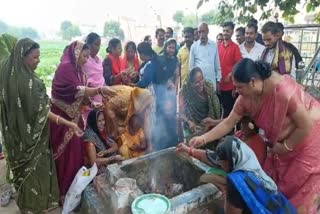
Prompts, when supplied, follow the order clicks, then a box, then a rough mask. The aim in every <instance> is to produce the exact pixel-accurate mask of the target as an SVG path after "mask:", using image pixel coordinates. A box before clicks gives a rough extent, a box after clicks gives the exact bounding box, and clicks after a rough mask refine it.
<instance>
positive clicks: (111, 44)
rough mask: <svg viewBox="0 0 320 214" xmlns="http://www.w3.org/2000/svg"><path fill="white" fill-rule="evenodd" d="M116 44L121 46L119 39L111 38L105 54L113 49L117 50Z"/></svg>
mask: <svg viewBox="0 0 320 214" xmlns="http://www.w3.org/2000/svg"><path fill="white" fill-rule="evenodd" d="M118 44H121V41H120V39H117V38H113V39H111V40H110V41H109V43H108V47H107V49H106V51H107V53H109V54H110V53H111V51H112V50H113V49H115V48H117V46H118Z"/></svg>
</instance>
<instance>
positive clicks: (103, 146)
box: [83, 109, 115, 156]
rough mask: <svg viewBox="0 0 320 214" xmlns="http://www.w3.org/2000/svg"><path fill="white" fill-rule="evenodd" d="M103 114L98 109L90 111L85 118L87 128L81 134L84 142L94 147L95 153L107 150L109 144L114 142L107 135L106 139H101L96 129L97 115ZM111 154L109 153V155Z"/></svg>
mask: <svg viewBox="0 0 320 214" xmlns="http://www.w3.org/2000/svg"><path fill="white" fill-rule="evenodd" d="M99 114H103V112H101V111H100V110H98V109H93V110H91V111H90V113H89V115H88V119H87V128H86V130H85V132H84V135H83V140H84V141H86V142H90V143H93V144H94V145H95V147H96V150H97V153H98V152H101V151H104V150H107V149H109V148H110V144H112V143H115V142H114V141H113V140H112V139H111V138H109V137H108V136H107V139H103V137H102V136H101V134H100V132H99V129H98V125H97V123H98V116H99ZM111 155H113V154H110V155H109V156H111Z"/></svg>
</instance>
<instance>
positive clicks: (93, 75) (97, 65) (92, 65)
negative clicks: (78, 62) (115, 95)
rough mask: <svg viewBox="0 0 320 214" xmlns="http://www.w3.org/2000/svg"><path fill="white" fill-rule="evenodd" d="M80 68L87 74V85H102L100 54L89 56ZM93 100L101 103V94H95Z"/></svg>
mask: <svg viewBox="0 0 320 214" xmlns="http://www.w3.org/2000/svg"><path fill="white" fill-rule="evenodd" d="M82 70H83V72H84V73H85V74H86V75H87V78H88V79H87V86H88V87H91V88H96V87H101V86H103V85H104V77H103V67H102V58H101V57H100V56H98V55H97V56H96V57H95V58H92V57H91V56H90V57H89V59H88V61H87V63H86V64H84V66H83V67H82ZM93 101H95V102H98V103H102V98H101V96H95V97H94V98H93Z"/></svg>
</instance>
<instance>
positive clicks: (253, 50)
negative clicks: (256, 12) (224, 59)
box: [239, 23, 265, 61]
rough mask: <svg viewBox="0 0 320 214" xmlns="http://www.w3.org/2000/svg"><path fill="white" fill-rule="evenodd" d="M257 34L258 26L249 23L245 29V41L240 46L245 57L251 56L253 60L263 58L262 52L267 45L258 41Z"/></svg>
mask: <svg viewBox="0 0 320 214" xmlns="http://www.w3.org/2000/svg"><path fill="white" fill-rule="evenodd" d="M257 36H258V26H257V25H255V24H253V23H249V24H248V25H247V26H246V29H245V42H244V43H242V44H241V45H240V46H239V47H240V52H241V54H242V57H243V58H249V59H252V60H253V61H256V60H259V59H261V54H262V52H263V50H264V49H265V47H264V46H263V45H261V44H259V43H258V42H256V38H257Z"/></svg>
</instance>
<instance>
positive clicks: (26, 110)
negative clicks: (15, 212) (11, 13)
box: [0, 39, 58, 213]
mask: <svg viewBox="0 0 320 214" xmlns="http://www.w3.org/2000/svg"><path fill="white" fill-rule="evenodd" d="M35 44H36V43H35V42H34V41H32V40H30V39H21V40H19V41H18V42H17V43H16V45H14V49H13V50H10V51H11V54H10V56H9V58H6V59H4V60H3V61H2V62H1V64H0V93H1V95H0V119H1V120H0V123H1V125H0V127H1V128H2V130H1V132H2V134H3V140H4V141H3V143H4V146H5V148H6V152H7V162H8V165H9V168H10V170H11V171H12V173H13V180H12V181H13V184H14V186H15V188H16V190H17V192H18V197H17V205H18V207H19V208H20V210H21V211H22V213H26V212H28V211H32V212H37V213H38V212H39V213H40V212H42V211H43V210H45V209H48V208H50V207H56V206H57V205H58V203H57V197H58V188H57V183H56V173H55V166H54V162H53V160H52V157H51V151H50V150H49V126H48V113H49V97H48V96H47V94H46V88H45V85H44V83H43V81H42V80H41V79H39V78H38V77H37V75H36V74H35V73H34V71H33V70H32V69H31V68H30V67H29V66H27V65H26V64H25V63H24V62H23V60H24V59H23V58H24V56H25V55H26V53H28V52H29V51H30V50H31V49H32V47H33V46H34V45H35ZM40 178H41V179H40ZM40 180H41V181H40Z"/></svg>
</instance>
